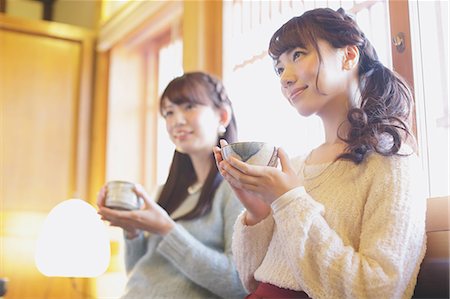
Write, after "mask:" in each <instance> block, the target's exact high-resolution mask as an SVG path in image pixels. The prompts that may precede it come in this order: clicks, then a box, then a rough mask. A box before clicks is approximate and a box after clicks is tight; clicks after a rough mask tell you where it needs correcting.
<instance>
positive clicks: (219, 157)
mask: <svg viewBox="0 0 450 299" xmlns="http://www.w3.org/2000/svg"><path fill="white" fill-rule="evenodd" d="M213 153H214V159H215V160H216V166H217V169H219V163H220V162H221V161H222V160H223V157H222V151H221V150H220V148H219V147H218V146H215V147H213Z"/></svg>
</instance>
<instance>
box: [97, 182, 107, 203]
mask: <svg viewBox="0 0 450 299" xmlns="http://www.w3.org/2000/svg"><path fill="white" fill-rule="evenodd" d="M106 194H107V190H106V185H104V186H103V187H102V188H101V189H100V191H99V192H98V194H97V206H99V207H104V206H105V200H106Z"/></svg>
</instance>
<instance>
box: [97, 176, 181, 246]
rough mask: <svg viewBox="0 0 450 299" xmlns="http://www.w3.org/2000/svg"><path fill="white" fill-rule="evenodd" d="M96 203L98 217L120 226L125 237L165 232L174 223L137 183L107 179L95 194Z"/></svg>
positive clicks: (169, 229)
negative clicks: (109, 180)
mask: <svg viewBox="0 0 450 299" xmlns="http://www.w3.org/2000/svg"><path fill="white" fill-rule="evenodd" d="M97 205H98V207H99V210H98V214H99V215H100V216H101V219H102V220H106V221H108V222H109V224H110V225H111V226H117V227H121V228H122V229H123V230H124V231H125V236H126V237H127V238H128V239H133V238H135V237H137V236H138V235H139V234H140V232H142V231H148V232H151V233H154V234H159V235H166V234H168V233H169V232H170V231H171V230H172V228H173V227H174V226H175V223H174V221H173V220H172V219H171V218H170V216H169V215H168V214H167V212H166V211H165V210H164V209H163V208H162V207H161V206H159V205H158V204H157V203H156V202H155V201H154V200H153V199H152V198H151V197H150V196H149V195H148V193H147V192H146V191H145V190H144V188H143V186H141V185H139V184H133V183H129V182H124V181H112V182H108V183H106V184H105V185H104V186H103V187H102V188H101V189H100V192H99V193H98V197H97Z"/></svg>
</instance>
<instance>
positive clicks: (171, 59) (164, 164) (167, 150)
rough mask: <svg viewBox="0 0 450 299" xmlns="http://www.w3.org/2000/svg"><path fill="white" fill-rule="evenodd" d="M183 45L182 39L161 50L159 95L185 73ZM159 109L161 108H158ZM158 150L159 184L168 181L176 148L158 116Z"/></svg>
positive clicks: (163, 122) (162, 120) (164, 124)
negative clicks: (173, 80) (172, 81)
mask: <svg viewBox="0 0 450 299" xmlns="http://www.w3.org/2000/svg"><path fill="white" fill-rule="evenodd" d="M182 60H183V45H182V42H181V40H176V41H174V42H172V43H170V44H169V45H167V46H166V47H163V48H161V50H160V51H159V60H158V64H159V67H158V70H159V74H158V78H159V83H158V96H160V95H161V94H162V92H163V91H164V89H165V88H166V86H167V84H169V82H170V81H171V80H172V79H173V78H175V77H178V76H181V75H182V74H183V68H182V65H183V61H182ZM158 111H159V110H158ZM157 143H158V150H157V157H158V159H157V164H158V165H157V181H156V182H157V184H158V185H161V184H164V183H165V182H166V179H167V175H168V174H169V167H170V163H171V162H172V157H173V151H174V149H175V147H174V145H173V143H172V142H171V141H170V137H169V135H168V134H167V131H166V123H165V121H164V119H163V118H162V117H158V142H157Z"/></svg>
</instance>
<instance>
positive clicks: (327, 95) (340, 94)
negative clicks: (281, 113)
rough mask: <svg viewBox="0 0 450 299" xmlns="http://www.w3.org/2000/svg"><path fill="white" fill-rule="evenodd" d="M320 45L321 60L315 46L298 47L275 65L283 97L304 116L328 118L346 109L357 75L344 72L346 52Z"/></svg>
mask: <svg viewBox="0 0 450 299" xmlns="http://www.w3.org/2000/svg"><path fill="white" fill-rule="evenodd" d="M317 45H318V49H319V51H320V56H319V52H317V51H316V49H315V48H314V47H312V46H307V47H305V48H301V47H296V48H294V49H290V50H288V51H286V52H284V53H283V54H281V55H280V57H279V59H277V60H276V61H275V71H276V73H277V74H278V76H279V77H280V82H281V91H282V93H283V95H284V96H285V97H286V99H288V101H289V103H290V104H291V105H292V106H293V107H294V108H295V109H296V110H297V111H298V113H300V114H301V115H303V116H309V115H312V114H317V115H319V116H321V115H326V114H327V113H329V112H331V113H332V112H333V111H335V109H336V108H338V107H342V106H344V107H346V106H347V104H348V101H349V98H350V93H351V91H352V89H351V86H353V83H354V82H355V76H354V74H353V73H351V72H348V71H347V69H346V68H345V63H346V61H347V60H346V49H345V48H343V49H336V48H333V47H332V46H331V45H330V44H329V43H327V42H325V41H323V40H318V43H317ZM339 110H341V109H339Z"/></svg>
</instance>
